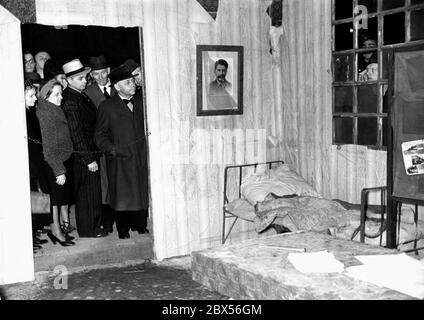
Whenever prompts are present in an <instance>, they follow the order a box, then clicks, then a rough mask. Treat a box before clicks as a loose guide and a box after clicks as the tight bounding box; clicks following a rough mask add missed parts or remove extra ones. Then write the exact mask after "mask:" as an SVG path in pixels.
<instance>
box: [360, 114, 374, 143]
mask: <svg viewBox="0 0 424 320" xmlns="http://www.w3.org/2000/svg"><path fill="white" fill-rule="evenodd" d="M358 144H360V145H367V146H369V145H376V144H377V118H358Z"/></svg>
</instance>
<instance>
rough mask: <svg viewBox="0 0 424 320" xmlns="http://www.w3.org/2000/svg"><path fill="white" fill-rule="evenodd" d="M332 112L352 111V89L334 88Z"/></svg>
mask: <svg viewBox="0 0 424 320" xmlns="http://www.w3.org/2000/svg"><path fill="white" fill-rule="evenodd" d="M334 95H335V96H334V112H352V111H353V87H334Z"/></svg>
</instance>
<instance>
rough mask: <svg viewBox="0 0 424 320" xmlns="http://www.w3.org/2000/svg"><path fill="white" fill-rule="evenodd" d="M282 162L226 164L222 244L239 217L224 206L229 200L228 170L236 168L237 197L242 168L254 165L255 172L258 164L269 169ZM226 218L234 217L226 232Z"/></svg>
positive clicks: (239, 190)
mask: <svg viewBox="0 0 424 320" xmlns="http://www.w3.org/2000/svg"><path fill="white" fill-rule="evenodd" d="M277 163H278V164H284V161H282V160H277V161H268V162H260V163H251V164H241V165H232V166H227V167H225V170H224V203H223V206H222V217H223V221H222V244H224V243H225V241H227V239H228V236H229V235H230V233H231V231H232V230H233V228H234V225H235V224H236V222H237V221H238V219H239V217H238V216H236V215H234V214H232V213H231V212H230V211H228V210H227V209H226V208H225V206H226V205H227V204H228V203H229V202H230V201H229V199H228V194H227V192H228V186H227V182H228V173H229V170H237V169H238V177H239V178H238V198H241V184H242V179H243V169H244V168H247V167H254V168H255V169H254V172H256V169H257V167H258V166H260V165H267V166H268V168H269V169H271V168H272V165H273V164H277ZM227 219H234V220H233V222H232V223H231V225H230V228H229V230H228V231H227V232H226V230H225V228H226V220H227Z"/></svg>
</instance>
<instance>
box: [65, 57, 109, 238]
mask: <svg viewBox="0 0 424 320" xmlns="http://www.w3.org/2000/svg"><path fill="white" fill-rule="evenodd" d="M62 68H63V71H64V73H65V76H66V80H67V82H68V87H67V88H66V89H65V91H64V92H63V100H62V108H63V111H64V113H65V116H66V120H67V122H68V126H69V132H70V134H71V139H72V143H73V146H74V150H75V153H74V187H75V204H76V207H75V216H76V223H77V230H78V234H79V236H80V237H103V236H105V235H106V234H105V233H104V232H103V231H102V230H101V228H100V226H101V215H102V208H101V205H102V193H101V188H100V175H99V166H98V163H99V158H100V156H99V155H100V152H99V150H98V148H97V146H96V144H95V142H94V129H95V126H96V107H95V106H94V104H93V103H92V102H91V100H90V99H89V98H88V97H87V96H86V95H85V94H83V92H82V91H83V90H84V89H85V87H86V85H87V80H86V76H87V73H88V72H90V70H91V69H90V68H88V67H84V66H83V64H82V63H81V61H80V60H79V59H74V60H72V61H70V62H68V63H65V64H64V65H63V67H62Z"/></svg>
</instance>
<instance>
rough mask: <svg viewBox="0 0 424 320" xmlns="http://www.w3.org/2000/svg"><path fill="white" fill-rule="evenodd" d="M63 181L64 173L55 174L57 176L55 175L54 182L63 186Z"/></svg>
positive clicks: (64, 178)
mask: <svg viewBox="0 0 424 320" xmlns="http://www.w3.org/2000/svg"><path fill="white" fill-rule="evenodd" d="M65 181H66V177H65V175H64V174H61V175H60V176H57V177H56V183H57V184H58V185H59V186H63V185H64V184H65Z"/></svg>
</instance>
